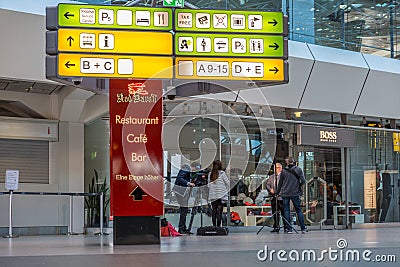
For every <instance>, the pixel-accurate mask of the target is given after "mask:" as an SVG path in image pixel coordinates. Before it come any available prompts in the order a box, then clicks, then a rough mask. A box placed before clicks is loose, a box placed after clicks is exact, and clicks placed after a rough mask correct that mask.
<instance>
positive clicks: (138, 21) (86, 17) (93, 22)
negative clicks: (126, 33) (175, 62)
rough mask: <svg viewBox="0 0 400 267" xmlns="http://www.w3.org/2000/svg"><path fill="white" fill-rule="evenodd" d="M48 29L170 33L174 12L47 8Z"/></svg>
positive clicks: (61, 6) (107, 8) (81, 7)
mask: <svg viewBox="0 0 400 267" xmlns="http://www.w3.org/2000/svg"><path fill="white" fill-rule="evenodd" d="M46 13H47V16H46V27H47V29H48V30H55V29H58V28H59V27H79V28H114V29H116V28H118V29H129V30H135V29H142V30H171V29H172V10H170V9H166V8H146V7H123V6H91V5H71V4H59V5H58V6H57V7H48V8H47V9H46Z"/></svg>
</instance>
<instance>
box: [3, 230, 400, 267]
mask: <svg viewBox="0 0 400 267" xmlns="http://www.w3.org/2000/svg"><path fill="white" fill-rule="evenodd" d="M254 229H255V231H254V232H251V231H250V232H247V233H230V234H229V235H228V236H213V237H204V236H195V235H192V236H182V237H163V238H162V240H161V244H160V245H134V246H133V245H132V246H113V244H112V235H109V236H105V235H104V236H93V235H90V236H89V235H87V236H83V235H76V236H34V237H32V236H23V237H18V238H12V239H8V238H2V239H0V266H7V267H8V266H57V267H62V266H85V267H89V266H140V267H146V266H174V267H175V266H191V267H194V266H213V267H214V266H235V267H236V266H246V267H248V266H288V265H289V266H290V265H293V266H361V265H363V266H365V265H366V266H377V265H378V262H377V261H378V260H381V259H384V260H385V261H386V262H384V263H379V266H398V263H397V264H396V262H394V261H395V260H396V261H399V262H400V240H399V237H400V227H386V228H371V229H352V230H323V231H319V230H318V231H310V232H309V233H307V234H291V235H289V234H273V233H270V232H269V231H270V229H267V228H264V230H263V231H262V232H261V233H260V234H259V235H257V234H256V231H257V228H254ZM265 249H267V255H268V257H266V256H265V253H264V251H265ZM260 250H264V251H261V252H259V251H260ZM279 250H282V251H283V252H279V253H278V251H279ZM305 250H306V252H304V251H305ZM324 250H326V252H323V251H324ZM367 250H369V251H370V253H369V252H368V251H367ZM310 253H311V254H310ZM308 254H310V255H308ZM353 254H354V255H353ZM357 255H358V256H359V258H360V259H359V260H357V257H356V256H357ZM303 256H304V257H303ZM363 256H364V258H363ZM376 256H379V258H377V257H376ZM302 257H303V258H302ZM309 257H311V258H309ZM346 257H347V258H346ZM352 257H355V258H352ZM299 264H300V265H299Z"/></svg>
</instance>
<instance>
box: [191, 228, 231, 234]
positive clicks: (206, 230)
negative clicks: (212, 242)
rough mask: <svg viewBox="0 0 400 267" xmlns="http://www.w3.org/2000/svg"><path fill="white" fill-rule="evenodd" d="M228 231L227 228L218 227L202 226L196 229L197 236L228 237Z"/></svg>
mask: <svg viewBox="0 0 400 267" xmlns="http://www.w3.org/2000/svg"><path fill="white" fill-rule="evenodd" d="M228 233H229V229H228V228H227V227H218V226H204V227H200V228H197V235H207V236H211V235H228Z"/></svg>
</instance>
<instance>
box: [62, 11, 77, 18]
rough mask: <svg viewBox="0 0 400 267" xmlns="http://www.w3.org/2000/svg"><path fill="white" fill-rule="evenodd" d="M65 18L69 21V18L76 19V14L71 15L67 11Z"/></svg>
mask: <svg viewBox="0 0 400 267" xmlns="http://www.w3.org/2000/svg"><path fill="white" fill-rule="evenodd" d="M64 17H65V18H66V19H69V17H75V15H74V14H71V13H69V12H68V11H67V12H65V14H64Z"/></svg>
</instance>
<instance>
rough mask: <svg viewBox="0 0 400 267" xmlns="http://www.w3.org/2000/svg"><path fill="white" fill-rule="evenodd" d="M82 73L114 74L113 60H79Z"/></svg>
mask: <svg viewBox="0 0 400 267" xmlns="http://www.w3.org/2000/svg"><path fill="white" fill-rule="evenodd" d="M81 72H82V73H100V74H102V73H105V74H113V73H114V59H112V58H81Z"/></svg>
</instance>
